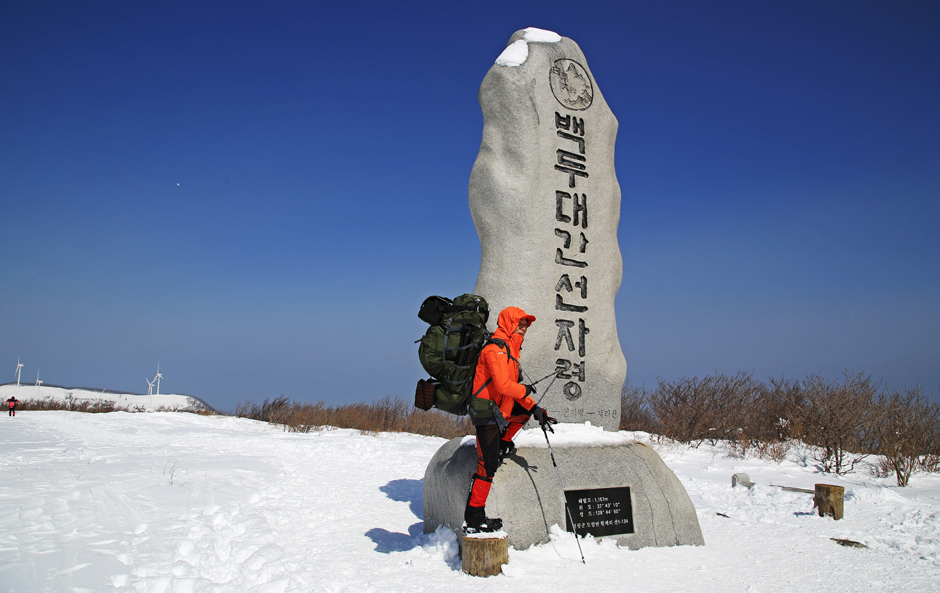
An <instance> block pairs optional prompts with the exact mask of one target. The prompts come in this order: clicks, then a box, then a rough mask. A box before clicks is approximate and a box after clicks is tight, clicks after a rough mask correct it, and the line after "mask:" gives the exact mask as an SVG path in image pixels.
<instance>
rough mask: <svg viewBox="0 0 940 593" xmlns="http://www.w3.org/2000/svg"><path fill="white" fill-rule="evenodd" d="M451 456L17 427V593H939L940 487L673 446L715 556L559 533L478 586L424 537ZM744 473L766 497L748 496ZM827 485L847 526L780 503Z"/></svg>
mask: <svg viewBox="0 0 940 593" xmlns="http://www.w3.org/2000/svg"><path fill="white" fill-rule="evenodd" d="M559 428H560V429H561V431H560V433H559V436H558V438H557V442H558V445H557V446H556V445H555V442H553V446H555V456H556V458H557V460H558V463H559V465H560V466H561V467H562V468H563V466H564V464H565V448H566V446H565V445H564V444H563V441H565V440H566V438H567V440H570V441H572V442H574V443H575V444H577V442H578V441H579V440H581V441H583V440H584V439H583V438H581V439H579V438H578V437H577V434H576V433H577V432H578V430H582V429H583V430H586V429H584V428H583V427H580V428H579V427H571V426H560V427H559ZM564 431H567V432H568V433H569V437H565V436H563V432H564ZM571 434H574V438H570V436H571ZM631 436H636V437H638V438H639V439H640V440H643V439H646V438H647V435H644V434H642V433H637V434H636V435H631ZM519 438H520V439H522V440H525V439H528V440H529V441H530V444H533V445H534V444H535V443H538V442H539V441H540V440H541V441H542V442H544V439H542V435H541V433H540V432H536V433H534V435H526V434H522V435H520V437H519ZM443 442H444V441H443V440H442V439H437V438H431V437H422V436H415V435H409V434H391V433H383V434H379V435H376V436H369V435H361V434H358V433H357V432H356V431H351V430H323V431H321V432H313V433H309V434H296V433H286V432H283V431H281V430H278V429H277V428H275V427H272V426H270V425H267V424H263V423H260V422H255V421H251V420H246V419H236V418H231V417H224V416H198V415H194V414H180V413H154V414H128V413H123V412H115V413H110V414H81V413H75V412H22V413H19V414H17V416H16V417H15V418H8V417H6V416H4V417H3V418H2V419H0V451H2V453H3V455H2V456H0V476H2V480H0V591H29V592H36V591H56V592H60V591H115V590H117V591H141V592H162V591H168V592H169V591H178V592H198V591H219V592H222V591H226V592H231V591H254V592H277V593H283V592H288V591H316V592H321V591H322V592H330V593H336V592H339V591H349V592H353V591H355V592H362V591H376V592H378V591H409V592H410V591H447V592H460V591H467V592H470V591H473V592H475V593H478V592H479V591H481V590H486V591H506V592H509V591H511V592H513V593H529V592H531V593H546V592H549V591H571V592H578V591H591V592H598V591H616V592H623V591H630V592H644V591H649V592H666V591H681V592H707V593H711V592H714V593H728V592H737V591H741V592H745V591H748V592H759V591H763V592H773V593H779V592H786V591H793V592H801V593H806V592H814V591H820V592H821V591H825V592H827V593H831V592H839V591H853V592H854V591H904V592H906V593H910V592H915V591H924V592H926V591H937V590H940V551H938V550H940V476H925V475H915V476H914V478H912V480H911V484H912V486H911V487H909V488H903V489H902V488H897V487H895V486H892V485H891V484H892V482H891V481H890V480H887V479H878V478H872V477H870V476H868V475H867V474H866V473H858V474H853V475H851V476H848V477H847V478H844V479H840V478H835V477H833V476H829V475H821V474H819V473H818V472H817V471H816V470H815V468H814V467H813V465H812V463H811V462H804V461H803V460H801V459H800V458H799V456H798V455H797V454H793V455H792V457H791V459H788V460H787V461H784V462H783V463H782V464H780V465H776V464H774V463H772V462H768V461H763V460H758V459H737V458H733V457H730V456H729V455H728V454H727V452H726V451H725V450H724V449H722V448H721V447H710V446H708V445H703V446H701V447H699V448H698V449H690V448H687V447H682V446H678V445H656V444H655V443H654V447H655V448H656V449H657V450H658V451H659V453H660V455H662V457H663V459H664V460H665V461H666V463H667V465H669V467H671V468H672V469H673V470H674V471H675V472H676V474H677V475H678V476H679V478H680V480H681V481H682V483H683V484H684V485H685V487H686V489H687V490H688V492H689V495H690V496H691V498H692V501H693V503H694V504H695V506H696V509H697V510H698V516H699V521H700V523H701V526H702V531H703V533H704V536H705V542H706V545H705V546H699V547H677V548H646V549H642V550H635V551H631V550H628V549H625V548H618V547H616V545H614V544H613V542H611V541H609V540H608V541H595V540H591V539H588V540H582V542H581V543H582V547H583V549H584V556H585V558H586V564H581V562H580V556H579V554H578V549H577V546H576V542H575V540H574V539H573V536H572V535H571V534H567V533H563V532H561V531H556V532H555V536H554V538H553V541H552V542H551V543H549V544H545V545H542V546H535V547H532V548H530V549H528V550H518V551H517V550H510V556H509V558H510V562H509V564H508V565H506V566H505V567H504V574H503V575H501V576H498V577H491V578H488V579H480V578H476V577H470V576H467V575H465V574H463V573H462V572H461V571H460V565H459V560H458V558H457V555H456V554H457V545H456V540H455V538H454V536H453V535H452V534H450V533H449V532H446V531H441V532H438V533H435V534H427V535H426V534H423V533H422V519H421V517H422V478H423V475H424V469H425V466H426V465H427V463H428V461H429V460H430V458H431V456H432V455H433V454H434V452H435V451H436V450H437V448H438V447H439V446H441V444H443ZM736 472H746V473H748V474H749V475H750V477H751V479H753V480H754V481H755V482H757V485H756V486H755V487H754V488H753V489H751V490H748V489H745V488H740V487H739V488H734V489H732V488H731V475H732V474H733V473H736ZM816 482H826V483H837V484H842V485H844V486H845V487H846V503H845V518H844V519H843V520H841V521H833V520H832V519H830V518H820V517H818V516H816V514H815V513H814V512H813V508H812V506H813V505H812V496H811V495H808V494H801V493H795V492H787V491H783V490H781V489H779V488H777V487H774V486H771V485H770V484H783V485H788V486H796V487H803V488H812V487H813V484H814V483H816ZM718 513H722V514H724V515H727V517H724V516H721V515H718ZM830 538H843V539H851V540H856V541H859V542H862V543H864V544H865V545H866V546H868V547H867V548H847V547H842V546H840V545H838V544H836V543H835V542H834V541H832V540H831V539H830Z"/></svg>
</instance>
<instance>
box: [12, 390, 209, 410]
mask: <svg viewBox="0 0 940 593" xmlns="http://www.w3.org/2000/svg"><path fill="white" fill-rule="evenodd" d="M10 397H16V399H18V400H20V401H21V402H23V403H26V402H28V401H31V400H32V401H42V400H53V401H56V402H61V403H67V402H73V403H74V404H78V405H81V404H83V403H85V402H88V403H89V404H90V405H92V406H94V405H95V404H96V403H98V402H101V403H105V402H108V403H113V404H114V406H115V408H117V409H119V410H126V411H130V412H154V411H158V410H159V411H173V410H176V411H187V412H192V411H196V410H211V409H212V408H210V407H209V406H208V405H207V404H206V403H205V402H204V401H202V400H201V399H199V398H198V397H193V396H191V395H177V394H173V393H159V394H156V393H155V394H153V395H136V394H133V393H118V392H115V391H107V390H100V391H95V390H91V389H82V388H80V387H79V388H73V387H58V386H56V385H16V384H15V383H7V384H5V385H0V400H2V401H3V402H6V400H8V399H10ZM4 408H6V404H4Z"/></svg>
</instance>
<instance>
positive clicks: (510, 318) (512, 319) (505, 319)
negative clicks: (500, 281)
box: [493, 307, 535, 344]
mask: <svg viewBox="0 0 940 593" xmlns="http://www.w3.org/2000/svg"><path fill="white" fill-rule="evenodd" d="M526 318H528V320H529V325H532V322H533V321H535V316H534V315H529V314H527V313H526V312H525V311H523V310H522V309H520V308H519V307H506V308H505V309H503V310H502V311H500V312H499V318H498V319H497V321H496V325H497V327H496V331H495V332H493V337H494V338H498V339H500V340H505V341H506V342H515V341H516V340H517V339H518V341H519V343H520V344H521V343H522V338H523V336H520V335H519V334H517V333H513V332H515V331H516V328H517V327H519V322H520V321H522V320H523V319H526ZM516 336H519V337H518V338H516Z"/></svg>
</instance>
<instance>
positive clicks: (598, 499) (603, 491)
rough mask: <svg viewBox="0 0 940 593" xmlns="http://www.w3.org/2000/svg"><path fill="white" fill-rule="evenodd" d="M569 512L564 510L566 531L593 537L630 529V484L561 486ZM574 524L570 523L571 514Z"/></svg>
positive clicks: (631, 527)
mask: <svg viewBox="0 0 940 593" xmlns="http://www.w3.org/2000/svg"><path fill="white" fill-rule="evenodd" d="M565 500H566V501H567V502H568V508H569V509H570V510H571V516H570V517H569V516H567V513H565V515H566V517H565V523H566V528H567V529H568V531H571V532H574V533H576V534H578V535H587V534H588V533H590V534H591V535H593V536H595V537H603V536H607V535H621V534H624V533H633V506H632V505H631V504H630V488H629V487H628V486H625V487H622V488H594V489H591V490H565ZM572 517H573V518H574V521H575V525H574V526H572V525H571V518H572Z"/></svg>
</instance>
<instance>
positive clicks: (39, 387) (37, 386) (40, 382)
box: [36, 369, 42, 393]
mask: <svg viewBox="0 0 940 593" xmlns="http://www.w3.org/2000/svg"><path fill="white" fill-rule="evenodd" d="M40 389H42V381H40V380H39V369H36V393H39V390H40Z"/></svg>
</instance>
